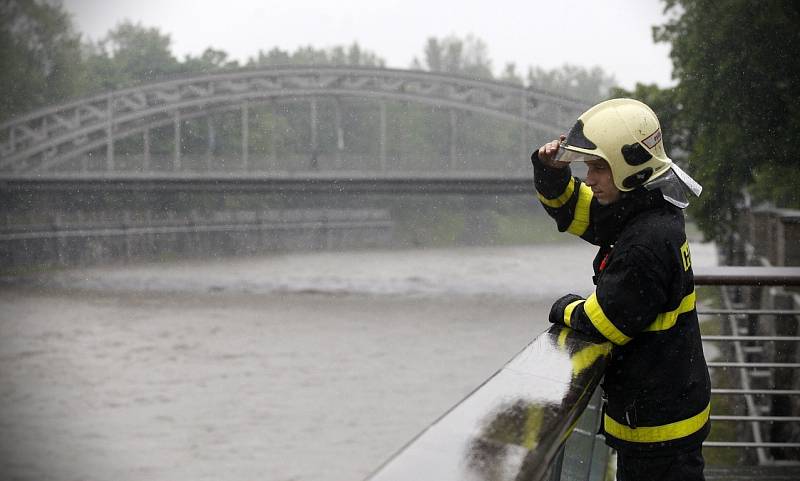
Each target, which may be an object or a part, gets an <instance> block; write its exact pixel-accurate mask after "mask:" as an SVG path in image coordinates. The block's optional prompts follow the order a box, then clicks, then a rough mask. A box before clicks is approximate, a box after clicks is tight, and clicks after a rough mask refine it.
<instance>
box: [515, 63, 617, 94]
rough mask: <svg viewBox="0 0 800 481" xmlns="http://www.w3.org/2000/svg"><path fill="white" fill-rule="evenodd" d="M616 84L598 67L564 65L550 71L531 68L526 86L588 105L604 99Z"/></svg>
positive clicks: (614, 80)
mask: <svg viewBox="0 0 800 481" xmlns="http://www.w3.org/2000/svg"><path fill="white" fill-rule="evenodd" d="M616 83H617V81H616V79H615V78H614V76H613V75H608V74H606V73H605V71H603V69H602V68H600V67H593V68H590V69H587V68H584V67H580V66H577V65H569V64H565V65H563V66H562V67H561V68H556V69H551V70H547V69H544V68H542V67H531V68H530V69H529V70H528V85H531V86H535V87H537V88H539V89H542V90H546V91H549V92H554V93H558V94H559V95H563V96H566V97H573V98H576V99H581V100H585V101H587V102H589V103H595V102H599V101H600V100H602V99H604V98H606V97H607V96H608V92H609V90H610V89H611V88H612V87H613V86H615V85H616Z"/></svg>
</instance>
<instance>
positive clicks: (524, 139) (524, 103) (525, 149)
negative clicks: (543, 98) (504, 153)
mask: <svg viewBox="0 0 800 481" xmlns="http://www.w3.org/2000/svg"><path fill="white" fill-rule="evenodd" d="M519 109H520V117H522V119H523V121H522V124H521V125H520V139H519V142H520V159H527V158H528V156H529V155H530V154H531V146H530V145H528V122H527V121H526V119H527V118H528V99H527V97H526V96H525V95H523V96H522V100H521V101H520V106H519ZM510 162H511V160H510V159H509V163H510Z"/></svg>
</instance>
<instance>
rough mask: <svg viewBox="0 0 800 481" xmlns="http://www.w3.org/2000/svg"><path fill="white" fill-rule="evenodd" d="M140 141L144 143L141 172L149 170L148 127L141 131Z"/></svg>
mask: <svg viewBox="0 0 800 481" xmlns="http://www.w3.org/2000/svg"><path fill="white" fill-rule="evenodd" d="M142 137H143V138H142V143H143V144H144V146H143V149H144V158H143V161H142V162H143V164H142V172H149V171H150V129H148V128H147V127H145V129H144V132H142Z"/></svg>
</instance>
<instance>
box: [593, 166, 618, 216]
mask: <svg viewBox="0 0 800 481" xmlns="http://www.w3.org/2000/svg"><path fill="white" fill-rule="evenodd" d="M586 165H587V166H588V167H589V173H588V174H586V185H588V186H589V187H591V188H592V192H593V193H594V196H595V198H596V199H597V202H599V203H600V205H608V204H613V203H614V202H616V201H618V200H619V195H620V192H619V189H617V186H616V185H614V177H613V175H612V174H611V168H610V167H609V166H608V162H606V161H605V160H604V159H600V158H597V159H590V160H587V161H586Z"/></svg>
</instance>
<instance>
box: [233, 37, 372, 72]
mask: <svg viewBox="0 0 800 481" xmlns="http://www.w3.org/2000/svg"><path fill="white" fill-rule="evenodd" d="M280 65H352V66H369V67H383V66H385V65H386V61H385V60H384V59H382V58H381V57H379V56H378V55H376V54H375V53H374V52H371V51H369V50H365V49H363V48H361V46H359V45H358V43H355V42H354V43H353V44H351V45H350V46H348V47H345V46H342V45H337V46H335V47H331V48H329V49H320V48H315V47H312V46H311V45H308V46H305V47H298V48H297V49H296V50H295V51H294V52H291V53H290V52H289V51H287V50H281V49H280V48H278V47H273V48H272V49H271V50H269V51H268V52H264V51H263V50H259V51H258V54H256V56H255V57H250V58H249V59H248V61H247V66H248V67H271V66H280Z"/></svg>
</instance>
